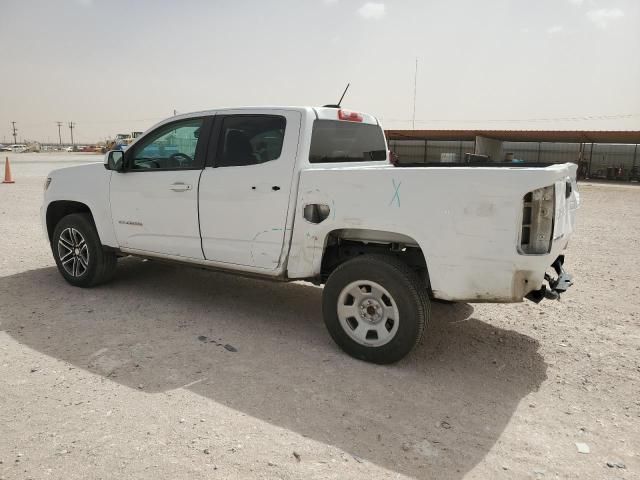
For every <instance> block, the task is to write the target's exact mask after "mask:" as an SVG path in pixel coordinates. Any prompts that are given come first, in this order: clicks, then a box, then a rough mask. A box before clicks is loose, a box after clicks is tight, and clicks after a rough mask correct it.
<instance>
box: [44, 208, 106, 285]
mask: <svg viewBox="0 0 640 480" xmlns="http://www.w3.org/2000/svg"><path fill="white" fill-rule="evenodd" d="M51 250H52V251H53V257H54V258H55V261H56V265H57V266H58V270H59V271H60V274H61V275H62V276H63V277H64V279H65V280H66V281H67V282H69V283H70V284H71V285H73V286H76V287H92V286H94V285H98V284H100V283H104V282H106V281H108V280H110V279H111V278H112V277H113V275H114V273H115V269H116V263H117V257H116V255H115V254H114V253H113V252H106V251H104V250H103V247H102V244H101V243H100V238H99V237H98V232H97V231H96V228H95V226H94V225H93V222H92V220H91V217H90V216H89V215H87V214H85V213H72V214H70V215H67V216H66V217H64V218H63V219H62V220H60V221H59V222H58V224H57V225H56V228H55V230H54V232H53V237H52V239H51Z"/></svg>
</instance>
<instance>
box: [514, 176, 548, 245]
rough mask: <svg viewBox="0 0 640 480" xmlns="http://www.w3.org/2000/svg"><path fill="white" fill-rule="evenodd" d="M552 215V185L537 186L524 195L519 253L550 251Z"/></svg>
mask: <svg viewBox="0 0 640 480" xmlns="http://www.w3.org/2000/svg"><path fill="white" fill-rule="evenodd" d="M554 216H555V186H554V185H551V186H549V187H544V188H539V189H537V190H534V191H532V192H529V193H527V194H526V195H525V196H524V199H523V205H522V226H521V228H522V230H521V232H520V253H523V254H525V255H542V254H545V253H549V252H550V251H551V244H552V241H551V239H552V235H553V220H554Z"/></svg>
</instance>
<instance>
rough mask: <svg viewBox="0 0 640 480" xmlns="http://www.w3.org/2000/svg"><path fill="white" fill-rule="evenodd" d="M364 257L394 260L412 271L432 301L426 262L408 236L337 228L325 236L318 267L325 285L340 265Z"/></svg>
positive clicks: (423, 255)
mask: <svg viewBox="0 0 640 480" xmlns="http://www.w3.org/2000/svg"><path fill="white" fill-rule="evenodd" d="M365 254H382V255H389V256H392V257H396V258H398V259H399V260H401V261H403V262H404V263H406V264H407V265H409V266H410V267H411V268H412V269H414V270H415V271H416V272H417V273H418V274H419V275H420V277H421V278H423V280H424V281H425V284H426V287H427V290H428V292H429V295H430V296H431V297H432V296H433V295H432V290H431V281H430V277H429V268H428V265H427V258H426V256H425V253H424V251H423V249H422V248H421V246H420V244H419V243H418V242H417V241H416V240H415V239H414V238H413V237H412V236H410V235H407V234H404V233H398V232H391V231H386V230H376V229H365V228H336V229H333V230H331V231H329V232H327V234H326V236H325V239H324V245H323V251H322V259H321V265H320V276H321V280H322V281H323V282H324V281H325V280H326V279H327V278H328V276H329V275H330V274H331V272H333V270H335V269H336V268H337V267H338V266H339V265H341V264H342V263H344V262H346V261H347V260H349V259H351V258H355V257H357V256H360V255H365Z"/></svg>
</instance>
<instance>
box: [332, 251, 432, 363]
mask: <svg viewBox="0 0 640 480" xmlns="http://www.w3.org/2000/svg"><path fill="white" fill-rule="evenodd" d="M360 281H363V282H365V283H366V282H367V281H368V282H374V283H376V284H378V285H379V286H381V287H383V289H385V290H386V291H387V292H388V294H389V295H390V296H391V300H390V302H389V303H387V301H386V300H385V301H384V303H385V304H386V305H392V304H393V303H395V305H396V307H397V311H398V314H399V318H398V319H397V321H398V326H397V330H395V334H394V335H393V336H392V337H391V339H390V340H388V342H387V343H385V344H384V345H379V346H375V345H374V346H371V345H365V344H362V342H363V341H364V342H366V341H367V339H364V340H363V339H361V340H360V342H359V341H356V340H354V338H353V337H352V333H347V330H346V328H349V326H348V325H345V326H343V323H342V322H341V320H340V315H339V314H338V302H339V299H341V294H342V293H343V290H344V291H345V292H347V291H348V289H349V286H350V285H353V284H354V283H356V284H357V283H358V282H360ZM357 288H358V289H359V288H360V287H359V286H358V287H357ZM365 290H366V289H365ZM364 295H365V296H366V295H367V294H366V293H365V294H364ZM384 296H385V295H383V297H384ZM348 297H349V295H348V294H346V297H345V298H348ZM352 298H353V297H352ZM387 300H388V298H387ZM391 302H393V303H391ZM345 305H346V303H345ZM353 305H354V306H355V305H356V300H355V299H354V301H353ZM358 308H361V306H360V307H358ZM383 308H384V306H383ZM389 308H391V307H389ZM357 311H360V310H357ZM322 314H323V317H324V322H325V324H326V326H327V329H328V330H329V333H330V334H331V337H332V338H333V340H334V341H335V342H336V343H337V344H338V346H340V348H342V349H343V350H344V351H345V352H346V353H348V354H349V355H351V356H352V357H354V358H358V359H360V360H365V361H368V362H373V363H378V364H388V363H394V362H397V361H398V360H400V359H402V358H403V357H404V356H405V355H407V354H408V353H409V352H410V351H411V350H412V349H413V348H414V347H415V346H416V344H417V343H418V342H419V341H420V340H421V338H422V336H423V334H424V330H425V328H426V325H427V323H428V321H429V316H430V303H429V296H428V294H427V287H426V285H425V282H424V281H422V280H421V279H420V278H419V276H418V275H417V274H416V273H415V272H414V271H413V270H412V269H411V268H410V267H409V266H408V265H407V264H405V263H404V262H402V261H400V260H398V259H396V258H395V257H391V256H385V255H362V256H359V257H356V258H354V259H352V260H349V261H347V262H345V263H343V264H342V265H340V266H339V267H338V268H336V269H335V270H334V271H333V273H331V275H330V276H329V279H328V280H327V283H326V284H325V287H324V292H323V297H322ZM382 319H383V320H382V321H384V316H383V317H382ZM350 320H354V321H355V322H356V323H357V324H358V325H359V322H360V321H364V320H361V319H357V320H356V319H355V318H353V317H350ZM350 320H347V322H349V321H350ZM373 321H375V320H373ZM392 324H393V322H392ZM363 325H365V329H367V328H369V327H368V325H369V324H366V323H365V324H363ZM371 328H373V327H371ZM354 331H355V329H354V330H353V331H352V332H354ZM369 333H372V332H367V338H368V336H369ZM373 341H374V342H375V341H377V337H376V339H375V340H373Z"/></svg>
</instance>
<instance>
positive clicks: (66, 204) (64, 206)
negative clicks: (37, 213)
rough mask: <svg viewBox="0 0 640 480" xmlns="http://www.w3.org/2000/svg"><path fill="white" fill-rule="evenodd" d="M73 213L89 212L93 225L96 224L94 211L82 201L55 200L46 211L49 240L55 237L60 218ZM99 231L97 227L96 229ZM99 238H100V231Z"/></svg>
mask: <svg viewBox="0 0 640 480" xmlns="http://www.w3.org/2000/svg"><path fill="white" fill-rule="evenodd" d="M72 213H87V214H89V217H90V218H91V222H92V223H93V226H94V227H95V226H96V222H95V219H94V218H93V213H92V212H91V209H90V208H89V206H88V205H87V204H85V203H82V202H76V201H73V200H54V201H53V202H51V203H50V204H49V205H48V206H47V213H46V224H47V236H48V237H49V242H51V239H52V237H53V232H54V230H55V228H56V225H57V224H58V222H60V220H62V219H63V218H64V217H66V216H67V215H70V214H72ZM96 231H97V229H96ZM98 238H100V233H99V232H98Z"/></svg>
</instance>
